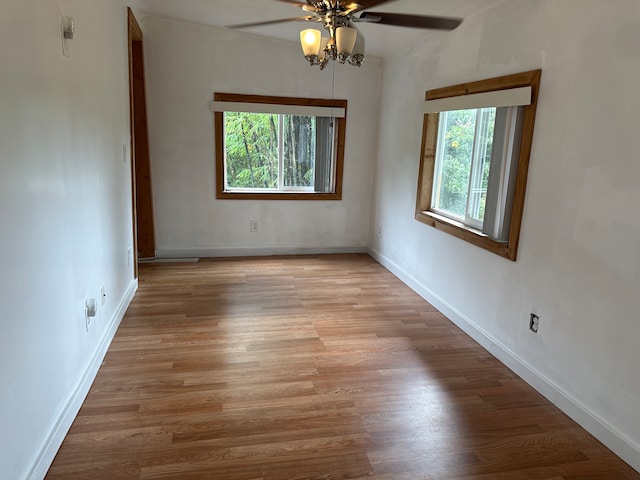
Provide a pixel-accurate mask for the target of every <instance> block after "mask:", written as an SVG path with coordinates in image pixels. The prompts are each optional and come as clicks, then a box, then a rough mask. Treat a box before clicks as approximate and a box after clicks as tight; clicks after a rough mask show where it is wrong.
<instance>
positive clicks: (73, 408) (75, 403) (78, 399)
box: [27, 279, 138, 480]
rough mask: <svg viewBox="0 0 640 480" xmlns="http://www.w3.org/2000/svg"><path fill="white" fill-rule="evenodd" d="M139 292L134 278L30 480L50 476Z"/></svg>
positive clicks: (55, 426) (29, 477)
mask: <svg viewBox="0 0 640 480" xmlns="http://www.w3.org/2000/svg"><path fill="white" fill-rule="evenodd" d="M137 289H138V279H134V280H133V281H132V282H131V284H130V285H129V288H128V289H127V291H126V292H125V294H124V296H123V298H122V301H121V302H120V305H118V309H117V310H116V312H115V313H114V315H113V317H111V321H110V322H109V325H108V326H107V329H106V330H105V333H104V335H103V337H102V340H101V341H100V344H99V345H98V348H97V349H96V351H95V353H94V355H93V357H92V358H91V360H90V361H89V362H88V364H87V367H86V369H85V371H84V374H83V375H82V378H81V379H80V382H79V383H78V385H77V386H76V388H75V389H74V390H73V391H72V392H71V394H70V395H69V398H68V400H67V402H66V404H65V407H64V409H63V410H62V414H61V415H60V417H59V418H58V420H57V421H56V423H55V425H54V426H53V428H52V429H51V431H50V432H49V435H47V438H46V439H45V441H44V442H43V444H42V447H41V448H40V453H39V455H38V457H37V458H36V461H35V462H34V464H33V466H32V467H31V470H30V471H29V474H28V475H27V478H28V479H30V480H40V479H42V478H44V477H45V475H46V474H47V471H48V470H49V467H50V466H51V463H52V462H53V459H54V457H55V456H56V453H58V449H59V448H60V446H61V445H62V441H63V440H64V438H65V436H66V435H67V432H68V431H69V429H70V428H71V424H72V423H73V421H74V420H75V418H76V415H78V412H79V411H80V407H81V406H82V403H83V402H84V400H85V398H86V397H87V394H88V393H89V389H90V388H91V384H92V383H93V381H94V380H95V378H96V375H97V374H98V369H99V368H100V365H101V364H102V360H103V359H104V356H105V355H106V354H107V350H108V349H109V345H111V341H112V340H113V337H114V335H115V334H116V330H118V326H119V325H120V322H121V321H122V319H123V318H124V314H125V313H126V311H127V308H128V307H129V304H130V303H131V300H133V296H134V295H135V293H136V290H137Z"/></svg>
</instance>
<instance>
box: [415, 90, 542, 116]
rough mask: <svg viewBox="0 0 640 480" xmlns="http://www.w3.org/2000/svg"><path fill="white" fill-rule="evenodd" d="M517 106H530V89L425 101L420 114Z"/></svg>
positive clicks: (496, 91)
mask: <svg viewBox="0 0 640 480" xmlns="http://www.w3.org/2000/svg"><path fill="white" fill-rule="evenodd" d="M519 105H531V87H520V88H509V89H506V90H495V91H492V92H483V93H472V94H470V95H458V96H456V97H447V98H439V99H437V100H427V101H426V102H424V104H423V106H422V113H436V112H446V111H452V110H468V109H472V108H486V107H513V106H519Z"/></svg>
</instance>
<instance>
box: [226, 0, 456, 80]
mask: <svg viewBox="0 0 640 480" xmlns="http://www.w3.org/2000/svg"><path fill="white" fill-rule="evenodd" d="M277 1H280V2H283V3H288V4H290V5H293V6H296V7H299V8H301V9H302V10H303V11H304V12H305V13H306V15H302V16H299V17H293V18H283V19H279V20H267V21H261V22H252V23H243V24H239V25H228V28H248V27H258V26H263V25H273V24H278V23H285V22H316V23H320V24H321V25H322V26H323V28H324V30H326V31H327V32H328V36H325V37H323V36H322V32H321V31H320V30H317V29H307V30H303V31H302V32H300V42H301V44H302V50H303V52H304V56H305V58H306V59H307V60H308V61H309V63H310V65H312V66H313V65H318V66H320V69H321V70H322V69H324V68H325V67H326V65H327V62H328V61H329V59H331V60H338V62H339V63H346V62H348V63H349V64H351V65H354V66H357V67H359V66H360V65H362V62H363V61H364V37H363V36H362V34H361V33H360V32H358V30H357V29H356V28H355V27H354V26H353V24H354V23H378V24H381V25H393V26H398V27H409V28H420V29H429V30H434V29H435V30H453V29H454V28H456V27H457V26H458V25H460V24H461V23H462V19H459V18H450V17H435V16H430V15H408V14H402V13H386V12H367V11H366V10H367V9H369V8H372V7H376V6H378V5H382V4H384V3H388V2H390V1H392V0H354V1H352V0H306V2H301V1H296V0H277Z"/></svg>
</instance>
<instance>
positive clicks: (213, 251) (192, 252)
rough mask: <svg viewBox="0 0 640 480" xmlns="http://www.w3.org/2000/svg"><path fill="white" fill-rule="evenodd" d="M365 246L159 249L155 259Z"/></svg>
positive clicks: (328, 250) (299, 252) (315, 251)
mask: <svg viewBox="0 0 640 480" xmlns="http://www.w3.org/2000/svg"><path fill="white" fill-rule="evenodd" d="M368 252H369V249H368V248H367V247H305V248H299V247H234V248H189V249H164V250H163V249H159V250H156V259H169V258H211V257H270V256H276V255H326V254H336V253H368Z"/></svg>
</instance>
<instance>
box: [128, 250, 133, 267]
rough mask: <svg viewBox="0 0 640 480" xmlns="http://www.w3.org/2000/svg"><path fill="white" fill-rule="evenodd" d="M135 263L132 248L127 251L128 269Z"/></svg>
mask: <svg viewBox="0 0 640 480" xmlns="http://www.w3.org/2000/svg"><path fill="white" fill-rule="evenodd" d="M132 263H133V252H132V251H131V247H129V248H128V249H127V267H130V266H131V264H132Z"/></svg>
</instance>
